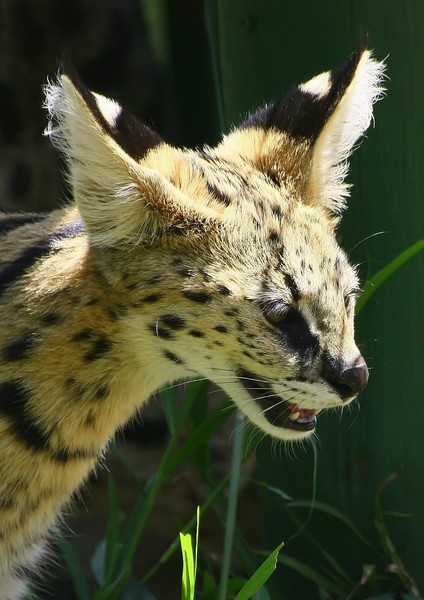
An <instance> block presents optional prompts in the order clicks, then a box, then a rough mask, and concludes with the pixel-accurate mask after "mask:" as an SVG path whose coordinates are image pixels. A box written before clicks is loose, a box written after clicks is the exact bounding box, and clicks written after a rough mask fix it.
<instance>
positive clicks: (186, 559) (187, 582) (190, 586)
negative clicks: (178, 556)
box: [180, 533, 195, 600]
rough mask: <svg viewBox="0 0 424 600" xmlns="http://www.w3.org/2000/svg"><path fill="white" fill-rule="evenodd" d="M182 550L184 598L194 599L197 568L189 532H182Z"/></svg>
mask: <svg viewBox="0 0 424 600" xmlns="http://www.w3.org/2000/svg"><path fill="white" fill-rule="evenodd" d="M180 542H181V552H182V555H183V575H182V590H181V599H182V600H193V599H194V586H195V568H194V554H193V545H192V542H191V535H190V534H189V533H180Z"/></svg>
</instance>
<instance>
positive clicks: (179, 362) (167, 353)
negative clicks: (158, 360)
mask: <svg viewBox="0 0 424 600" xmlns="http://www.w3.org/2000/svg"><path fill="white" fill-rule="evenodd" d="M163 354H164V356H165V357H166V358H167V359H168V360H170V361H171V362H173V363H175V364H177V365H183V364H184V361H183V359H182V358H180V357H179V356H177V355H176V354H174V353H173V352H170V351H169V350H165V351H164V353H163Z"/></svg>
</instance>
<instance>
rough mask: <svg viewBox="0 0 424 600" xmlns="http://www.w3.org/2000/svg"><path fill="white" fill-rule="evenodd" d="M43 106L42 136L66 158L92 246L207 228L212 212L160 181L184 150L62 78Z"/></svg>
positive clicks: (112, 103)
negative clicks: (46, 115) (46, 113)
mask: <svg viewBox="0 0 424 600" xmlns="http://www.w3.org/2000/svg"><path fill="white" fill-rule="evenodd" d="M46 107H47V109H48V111H49V116H50V122H49V125H48V127H47V131H46V133H47V135H49V137H50V139H51V140H52V142H53V144H54V145H55V146H56V147H57V148H58V149H59V150H60V151H61V152H62V153H63V155H64V156H65V159H66V161H67V164H68V179H69V183H70V186H71V189H72V193H73V196H74V199H75V202H76V204H77V206H78V209H79V212H80V214H81V217H82V219H83V221H84V226H85V228H86V231H87V234H88V237H89V239H90V243H91V244H92V245H95V246H97V247H103V248H106V247H117V246H120V247H123V246H125V247H128V246H132V247H133V246H135V245H137V244H144V245H146V244H147V245H148V244H152V243H153V242H154V241H155V240H156V239H157V238H158V237H161V236H163V235H166V234H168V233H170V232H172V231H175V230H178V231H182V232H185V231H190V232H191V233H192V232H193V231H204V230H206V229H209V228H211V227H213V225H214V222H215V221H214V219H215V216H216V215H215V211H214V209H213V208H211V207H208V206H207V205H198V204H197V203H196V202H195V200H194V199H193V198H192V197H191V196H190V195H187V194H185V193H184V192H182V191H181V190H180V189H178V188H177V187H176V186H175V185H174V184H173V183H171V181H170V180H169V179H168V178H167V176H166V173H168V172H169V170H170V165H171V166H172V165H174V164H175V165H178V164H180V162H181V161H182V160H183V159H182V157H181V155H182V153H181V152H180V151H178V150H176V149H175V148H173V147H172V146H169V145H167V144H166V143H165V142H163V141H162V140H161V139H160V137H159V136H158V135H157V134H155V133H154V132H152V131H151V130H150V129H149V128H148V127H146V126H144V125H142V124H141V123H139V122H138V121H137V120H136V119H135V118H134V117H132V116H131V115H130V114H129V113H127V112H126V111H125V110H124V109H122V107H121V106H120V105H119V104H118V103H117V102H115V101H114V100H109V99H108V98H105V97H103V96H100V95H99V94H96V93H94V92H91V91H90V90H88V89H87V88H86V87H85V86H83V85H82V84H81V83H80V82H76V81H75V79H74V78H73V79H70V78H69V77H67V76H66V75H62V76H61V77H60V78H59V79H58V81H57V83H56V84H50V85H48V86H47V87H46ZM147 153H149V155H148V156H146V154H147ZM143 157H144V160H142V158H143ZM152 158H153V160H152ZM149 161H150V162H149ZM162 171H163V172H164V173H165V175H163V174H162Z"/></svg>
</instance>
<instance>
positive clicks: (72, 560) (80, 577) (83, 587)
mask: <svg viewBox="0 0 424 600" xmlns="http://www.w3.org/2000/svg"><path fill="white" fill-rule="evenodd" d="M57 544H58V546H59V548H60V551H61V552H62V555H63V558H64V559H65V562H66V566H67V567H68V571H69V573H70V574H71V577H72V583H73V584H74V588H75V592H76V595H77V598H78V600H90V594H89V591H88V584H87V580H86V578H85V575H84V572H83V570H82V568H81V565H80V564H79V562H78V558H77V555H76V553H75V550H74V548H73V546H72V545H71V544H70V543H69V542H68V541H67V540H65V538H63V537H59V539H58V541H57Z"/></svg>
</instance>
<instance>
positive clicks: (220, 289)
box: [216, 285, 231, 296]
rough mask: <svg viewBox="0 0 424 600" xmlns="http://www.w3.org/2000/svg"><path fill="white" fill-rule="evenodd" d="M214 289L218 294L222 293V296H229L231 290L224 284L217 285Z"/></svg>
mask: <svg viewBox="0 0 424 600" xmlns="http://www.w3.org/2000/svg"><path fill="white" fill-rule="evenodd" d="M216 291H217V292H218V294H222V295H223V296H231V291H230V290H229V289H228V288H227V286H226V285H217V286H216Z"/></svg>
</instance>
